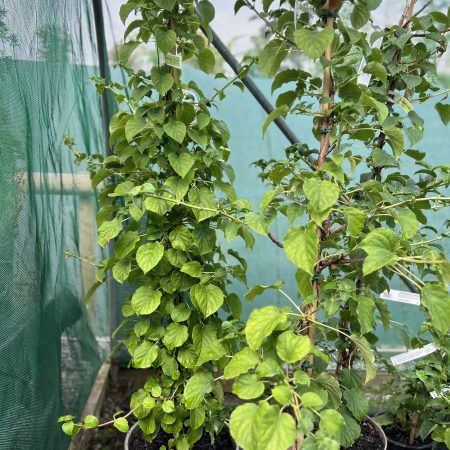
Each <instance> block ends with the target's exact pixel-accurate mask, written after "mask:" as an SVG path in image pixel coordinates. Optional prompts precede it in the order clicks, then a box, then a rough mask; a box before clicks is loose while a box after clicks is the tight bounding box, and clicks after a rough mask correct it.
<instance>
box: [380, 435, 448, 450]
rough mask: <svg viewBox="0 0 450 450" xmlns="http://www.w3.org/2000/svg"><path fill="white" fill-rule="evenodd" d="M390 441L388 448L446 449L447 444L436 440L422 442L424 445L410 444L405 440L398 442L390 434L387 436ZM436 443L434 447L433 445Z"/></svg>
mask: <svg viewBox="0 0 450 450" xmlns="http://www.w3.org/2000/svg"><path fill="white" fill-rule="evenodd" d="M387 441H388V450H431V449H433V450H446V448H447V447H446V446H445V445H444V444H440V443H437V444H435V443H434V442H430V443H429V444H422V445H416V446H414V445H408V444H405V443H403V442H397V441H394V440H393V439H390V438H389V436H387ZM433 444H434V447H433Z"/></svg>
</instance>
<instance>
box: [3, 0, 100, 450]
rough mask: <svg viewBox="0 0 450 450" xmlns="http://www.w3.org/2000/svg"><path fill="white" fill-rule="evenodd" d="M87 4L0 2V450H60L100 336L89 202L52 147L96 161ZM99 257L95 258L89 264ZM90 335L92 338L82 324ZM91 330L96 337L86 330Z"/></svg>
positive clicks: (84, 187) (92, 371)
mask: <svg viewBox="0 0 450 450" xmlns="http://www.w3.org/2000/svg"><path fill="white" fill-rule="evenodd" d="M95 42H96V39H95V29H94V19H93V11H92V5H91V2H90V1H88V0H79V1H72V0H40V1H35V0H20V1H19V2H18V1H17V0H0V89H1V91H0V186H1V190H0V211H1V212H2V218H1V221H0V318H1V319H0V407H1V416H2V420H0V448H1V449H4V450H8V449H18V450H30V449H36V450H37V449H52V450H54V449H55V450H56V449H64V448H67V445H68V440H67V439H65V438H64V437H63V434H62V433H61V430H60V427H59V426H58V424H57V423H56V419H57V417H58V415H60V414H63V413H66V412H71V413H72V412H80V411H81V408H82V407H83V404H84V402H85V400H86V398H87V395H88V393H89V390H90V389H91V386H92V383H93V380H94V379H95V376H96V374H97V371H98V368H99V366H100V364H101V357H100V354H99V350H98V345H97V342H96V339H95V335H97V336H105V335H107V334H108V324H107V323H106V320H107V317H108V314H107V311H106V295H105V292H101V291H98V292H97V293H96V294H95V295H96V298H95V302H92V303H91V304H90V305H89V306H88V309H89V313H90V316H91V319H92V320H91V321H89V319H88V314H87V313H86V306H85V305H84V302H83V298H84V297H85V293H86V291H87V289H88V288H89V285H90V284H91V282H92V281H93V279H94V276H95V270H94V267H92V266H91V265H90V264H87V263H81V262H80V261H79V260H77V259H74V258H67V257H65V250H69V251H70V252H73V253H75V254H80V255H81V256H83V257H85V258H87V259H89V258H91V257H92V256H93V255H94V254H95V252H96V248H97V247H96V246H95V206H96V201H95V197H94V196H93V195H92V194H91V188H90V180H89V176H87V175H86V174H85V173H82V172H80V169H79V168H77V167H75V166H74V165H73V163H72V155H71V154H70V152H69V151H68V150H67V149H66V148H65V146H64V144H63V136H64V135H70V136H73V137H74V138H75V139H76V142H77V145H78V146H79V147H80V148H82V149H84V150H86V151H88V152H90V151H92V152H95V153H98V152H101V150H102V149H103V148H104V134H103V125H102V119H101V117H102V116H101V103H100V98H99V97H98V96H97V94H96V92H95V88H94V87H93V85H92V83H91V82H90V80H89V78H90V76H91V75H92V74H93V73H98V68H97V67H95V66H96V65H97V63H96V61H97V51H96V48H95ZM97 256H99V255H97ZM90 322H91V323H92V324H94V327H92V326H91V325H90ZM94 328H95V329H94Z"/></svg>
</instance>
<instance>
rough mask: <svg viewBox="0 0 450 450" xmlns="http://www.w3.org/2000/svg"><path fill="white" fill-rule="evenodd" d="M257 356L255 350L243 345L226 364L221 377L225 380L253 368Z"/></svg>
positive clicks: (256, 361)
mask: <svg viewBox="0 0 450 450" xmlns="http://www.w3.org/2000/svg"><path fill="white" fill-rule="evenodd" d="M258 362H259V358H258V355H257V354H256V352H254V351H253V350H251V349H250V348H248V347H244V348H243V349H242V350H241V351H240V352H238V353H236V354H235V355H234V356H233V358H231V360H230V362H229V363H228V364H227V365H226V367H225V371H224V374H223V377H224V378H225V380H229V379H231V378H236V377H237V376H239V375H241V374H243V373H246V372H248V371H249V370H250V369H254V368H255V366H256V365H257V364H258Z"/></svg>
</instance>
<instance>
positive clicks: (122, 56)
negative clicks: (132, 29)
mask: <svg viewBox="0 0 450 450" xmlns="http://www.w3.org/2000/svg"><path fill="white" fill-rule="evenodd" d="M138 46H139V42H136V41H131V42H126V43H125V44H122V45H121V46H120V47H119V51H118V52H117V56H118V59H119V63H120V64H122V65H123V66H127V65H128V61H129V59H130V56H131V54H132V53H133V52H134V51H135V50H136V48H137V47H138Z"/></svg>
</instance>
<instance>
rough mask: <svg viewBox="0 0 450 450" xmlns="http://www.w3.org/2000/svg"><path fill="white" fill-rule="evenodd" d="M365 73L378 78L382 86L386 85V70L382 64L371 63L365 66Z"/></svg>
mask: <svg viewBox="0 0 450 450" xmlns="http://www.w3.org/2000/svg"><path fill="white" fill-rule="evenodd" d="M364 72H365V73H370V74H371V75H373V76H375V77H376V78H378V79H379V80H380V81H382V82H383V84H386V81H387V70H386V68H385V67H384V66H383V64H380V63H378V62H375V61H372V62H370V63H369V64H367V65H366V66H365V67H364Z"/></svg>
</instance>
